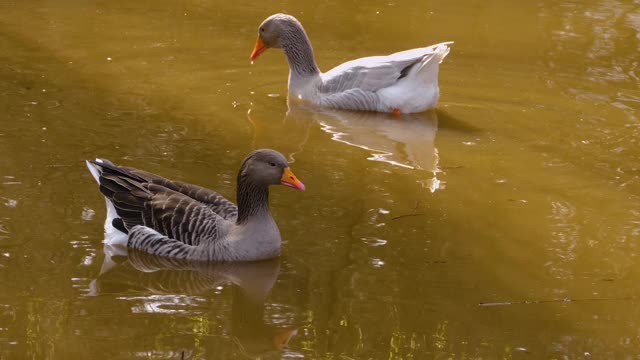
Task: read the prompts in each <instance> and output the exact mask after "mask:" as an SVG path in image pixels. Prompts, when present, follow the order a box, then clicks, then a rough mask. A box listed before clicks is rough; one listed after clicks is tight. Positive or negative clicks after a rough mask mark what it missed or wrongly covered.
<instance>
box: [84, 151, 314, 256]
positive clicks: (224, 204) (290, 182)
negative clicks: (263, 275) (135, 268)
mask: <svg viewBox="0 0 640 360" xmlns="http://www.w3.org/2000/svg"><path fill="white" fill-rule="evenodd" d="M87 166H88V167H89V170H90V171H91V174H92V175H93V177H94V178H95V179H96V181H97V182H98V183H99V184H100V192H101V193H102V194H103V195H104V196H105V197H106V202H107V220H106V222H105V232H107V233H108V232H109V229H108V227H110V226H111V225H112V226H113V228H115V229H117V230H119V231H115V232H122V233H128V236H126V237H125V241H126V245H127V247H129V248H133V249H137V250H141V251H143V252H146V253H149V254H152V255H158V256H165V257H171V258H176V259H189V260H204V261H253V260H262V259H268V258H273V257H276V256H278V255H279V254H280V243H281V238H280V231H279V230H278V226H277V225H276V223H275V221H274V220H273V218H272V217H271V213H270V212H269V185H274V184H282V185H286V186H289V187H293V188H295V189H299V190H304V189H305V186H304V184H303V183H302V182H300V180H298V178H296V176H295V175H294V174H293V172H292V171H291V169H290V168H289V164H288V163H287V160H286V159H285V157H284V156H283V155H282V154H280V153H279V152H277V151H274V150H269V149H263V150H256V151H254V152H252V153H251V154H249V156H247V157H246V158H245V159H244V161H243V162H242V166H241V167H240V171H239V172H238V177H237V186H238V188H237V201H238V206H236V205H235V204H233V203H232V202H231V201H229V200H227V199H225V198H224V197H223V196H222V195H220V194H218V193H216V192H215V191H212V190H209V189H206V188H203V187H200V186H197V185H192V184H188V183H183V182H178V181H172V180H169V179H165V178H163V177H160V176H158V175H155V174H152V173H149V172H146V171H143V170H138V169H134V168H130V167H122V166H116V165H114V164H113V163H112V162H110V161H108V160H104V159H96V160H95V161H87ZM113 228H112V229H111V230H113ZM121 238H122V237H121ZM107 242H108V240H107Z"/></svg>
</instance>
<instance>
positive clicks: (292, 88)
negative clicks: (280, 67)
mask: <svg viewBox="0 0 640 360" xmlns="http://www.w3.org/2000/svg"><path fill="white" fill-rule="evenodd" d="M449 44H452V42H443V43H440V44H436V45H431V46H427V47H424V48H417V49H411V50H406V51H402V52H397V53H395V54H391V55H387V56H372V57H365V58H361V59H356V60H352V61H349V62H346V63H344V64H342V65H339V66H337V67H335V68H333V69H331V70H329V71H328V72H326V73H322V72H321V71H320V70H319V69H318V66H317V65H316V61H315V59H314V56H313V49H312V47H311V42H310V41H309V38H308V37H307V34H306V32H305V31H304V28H303V27H302V24H301V23H300V22H299V21H298V20H297V19H296V18H294V17H293V16H290V15H285V14H275V15H271V16H269V17H268V18H267V19H266V20H265V21H264V22H262V24H260V26H259V27H258V40H257V41H256V45H255V47H254V49H253V52H252V53H251V60H255V59H256V58H257V57H258V56H260V54H262V53H263V52H264V51H266V50H267V49H268V48H282V50H283V51H284V54H285V56H286V57H287V61H288V62H289V95H290V96H292V97H293V98H296V99H300V100H303V101H306V102H310V103H313V104H316V105H320V106H323V107H329V108H335V109H346V110H366V111H378V112H387V113H394V114H402V113H415V112H421V111H425V110H427V109H430V108H433V107H435V106H436V103H437V102H438V96H439V89H438V67H439V64H440V62H441V61H442V59H444V57H445V56H447V54H448V53H449V46H448V45H449Z"/></svg>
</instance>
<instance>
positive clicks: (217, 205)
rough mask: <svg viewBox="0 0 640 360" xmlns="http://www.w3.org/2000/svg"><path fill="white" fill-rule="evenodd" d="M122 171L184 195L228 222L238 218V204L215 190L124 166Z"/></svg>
mask: <svg viewBox="0 0 640 360" xmlns="http://www.w3.org/2000/svg"><path fill="white" fill-rule="evenodd" d="M120 169H124V170H126V171H128V172H130V173H131V174H134V175H137V176H139V177H140V178H143V179H144V180H145V181H146V182H147V183H150V184H158V185H162V186H164V187H165V188H167V189H171V190H173V191H176V192H179V193H181V194H184V195H186V196H188V197H190V198H192V199H194V200H196V201H198V202H200V203H202V204H204V205H206V206H207V207H208V208H210V209H211V210H213V212H215V213H216V214H218V215H219V216H221V217H222V218H224V219H226V220H229V221H235V220H236V218H237V217H238V207H237V206H236V204H234V203H232V202H231V201H229V200H227V199H226V198H225V197H224V196H222V195H220V194H219V193H217V192H215V191H213V190H210V189H207V188H204V187H202V186H198V185H194V184H189V183H186V182H181V181H174V180H169V179H166V178H163V177H162V176H158V175H156V174H152V173H150V172H147V171H144V170H139V169H134V168H130V167H124V166H122V167H120Z"/></svg>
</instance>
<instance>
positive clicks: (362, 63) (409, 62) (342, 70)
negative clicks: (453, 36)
mask: <svg viewBox="0 0 640 360" xmlns="http://www.w3.org/2000/svg"><path fill="white" fill-rule="evenodd" d="M447 44H450V42H446V43H441V44H436V45H432V46H428V47H424V48H417V49H411V50H406V51H401V52H397V53H394V54H391V55H387V56H371V57H365V58H361V59H356V60H352V61H349V62H346V63H344V64H342V65H339V66H336V67H335V68H333V69H331V70H329V71H328V72H326V73H324V74H322V85H321V86H320V92H321V93H323V94H336V93H340V92H344V91H348V90H351V89H358V90H360V91H364V92H369V91H370V92H375V91H377V90H379V89H382V88H385V87H389V86H391V85H393V84H395V83H396V82H397V81H398V80H400V79H402V78H403V77H405V76H407V75H408V74H409V72H411V70H412V69H413V68H414V66H416V65H420V64H424V63H425V62H428V61H429V60H430V59H431V58H432V57H434V56H436V55H437V54H438V51H436V50H437V49H438V47H440V46H441V45H447ZM418 70H419V69H418Z"/></svg>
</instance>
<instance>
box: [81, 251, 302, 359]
mask: <svg viewBox="0 0 640 360" xmlns="http://www.w3.org/2000/svg"><path fill="white" fill-rule="evenodd" d="M105 252H106V253H108V250H106V251H105ZM281 273H282V267H281V260H280V259H273V260H267V261H259V262H243V263H204V262H193V261H185V260H176V259H170V258H161V257H155V256H150V255H148V254H146V253H142V252H139V251H135V250H133V249H130V250H129V252H128V256H127V257H125V256H122V255H114V256H113V257H112V256H109V255H107V256H105V263H104V264H103V267H102V269H101V273H100V274H99V276H98V277H97V278H96V279H95V280H93V281H92V282H91V284H90V286H89V287H90V289H89V292H88V295H89V296H102V295H107V296H113V295H119V298H136V299H138V300H139V301H140V300H141V301H142V302H143V303H144V305H143V308H144V309H145V310H144V312H151V313H169V314H171V313H175V312H178V313H179V312H183V313H187V314H188V313H189V312H191V311H192V310H189V309H188V307H187V306H185V307H184V310H182V309H180V307H178V306H176V305H177V302H178V301H179V300H178V298H183V297H186V296H204V295H207V294H209V295H214V294H219V293H221V291H222V290H223V289H224V287H225V286H228V285H230V286H231V310H230V312H231V313H230V314H226V313H223V314H219V313H210V314H207V315H206V316H211V317H214V318H215V317H218V316H224V317H226V318H229V319H230V322H231V324H230V332H229V334H228V335H223V336H230V338H231V339H230V340H231V342H232V343H234V344H235V347H236V351H238V352H240V353H241V354H243V355H245V356H249V357H255V356H258V355H260V354H265V353H269V352H273V351H282V350H285V349H286V348H287V345H288V343H289V340H291V338H292V337H294V336H295V335H296V334H297V331H298V327H299V325H295V324H291V323H290V322H288V321H282V319H269V316H265V315H268V314H266V313H265V308H266V303H267V300H268V298H269V296H270V294H271V293H272V291H273V290H274V286H275V285H276V283H277V282H278V280H279V277H280V275H281ZM284 276H285V277H286V276H287V275H286V274H285V275H284ZM285 281H286V280H285ZM214 300H217V301H222V300H223V299H222V298H216V297H215V296H214ZM197 313H198V311H194V312H193V314H194V316H195V315H196V314H197ZM277 316H278V317H280V316H282V314H278V315H277ZM205 347H206V345H205ZM203 350H204V349H193V350H184V356H185V358H192V357H194V356H195V357H197V356H198V355H202V353H201V352H202V351H203ZM209 350H215V349H213V348H212V349H208V348H207V349H206V350H204V351H206V352H209ZM181 351H182V350H180V349H173V350H171V351H169V352H165V353H164V354H163V355H172V356H175V354H181Z"/></svg>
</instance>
